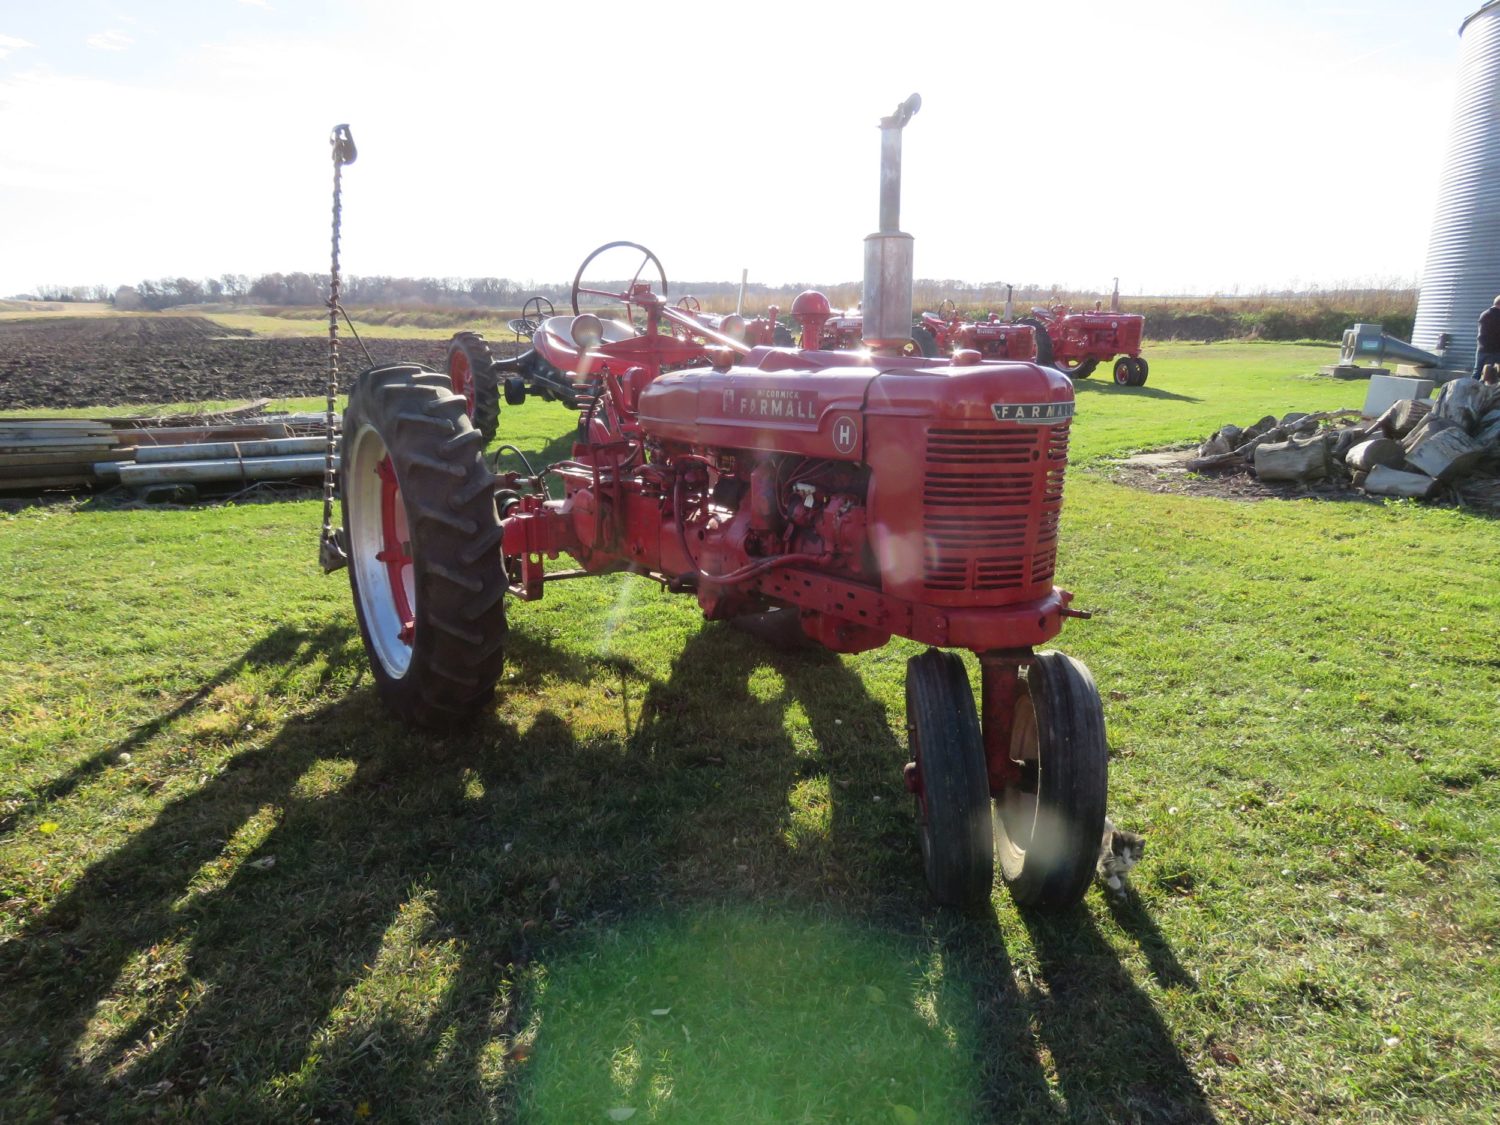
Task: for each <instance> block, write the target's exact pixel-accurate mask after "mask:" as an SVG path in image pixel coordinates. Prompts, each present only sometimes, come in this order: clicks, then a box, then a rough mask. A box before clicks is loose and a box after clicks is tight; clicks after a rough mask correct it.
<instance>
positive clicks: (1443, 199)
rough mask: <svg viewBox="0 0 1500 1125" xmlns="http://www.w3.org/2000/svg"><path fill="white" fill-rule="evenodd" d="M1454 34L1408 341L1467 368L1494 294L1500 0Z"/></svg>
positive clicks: (1498, 252)
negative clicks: (1448, 119)
mask: <svg viewBox="0 0 1500 1125" xmlns="http://www.w3.org/2000/svg"><path fill="white" fill-rule="evenodd" d="M1458 34H1459V43H1460V47H1459V61H1458V95H1457V98H1456V99H1455V103H1454V107H1453V126H1452V129H1451V131H1450V133H1449V139H1448V154H1447V158H1446V160H1445V161H1444V164H1443V178H1442V182H1441V183H1440V184H1439V186H1438V202H1437V213H1436V214H1435V215H1434V216H1433V220H1432V239H1431V241H1430V242H1429V243H1428V248H1427V267H1426V269H1425V270H1424V272H1423V276H1422V291H1421V294H1420V296H1419V297H1418V299H1417V321H1416V325H1415V327H1414V328H1413V329H1412V339H1411V342H1412V343H1413V344H1415V345H1416V346H1417V347H1419V348H1425V349H1427V350H1429V351H1440V352H1444V358H1445V359H1446V361H1447V366H1448V367H1462V368H1468V367H1470V366H1471V365H1472V364H1473V362H1474V333H1475V327H1476V322H1477V321H1478V319H1479V314H1480V313H1481V312H1483V311H1484V310H1485V309H1486V308H1487V307H1488V306H1489V305H1490V303H1491V302H1492V301H1494V299H1495V297H1496V296H1497V295H1500V0H1489V3H1487V4H1485V5H1484V6H1483V7H1482V8H1480V9H1479V10H1478V11H1477V12H1475V13H1474V14H1473V15H1471V16H1470V17H1469V18H1468V19H1466V20H1464V22H1463V25H1462V26H1461V27H1460V28H1459V31H1458ZM1445 333H1446V334H1448V336H1449V341H1448V346H1447V348H1446V349H1444V348H1443V347H1441V344H1442V343H1443V341H1442V339H1441V337H1442V336H1443V335H1444V334H1445Z"/></svg>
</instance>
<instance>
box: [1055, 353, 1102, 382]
mask: <svg viewBox="0 0 1500 1125" xmlns="http://www.w3.org/2000/svg"><path fill="white" fill-rule="evenodd" d="M1053 366H1054V367H1056V368H1057V369H1058V370H1059V371H1061V372H1062V373H1063V374H1064V375H1066V376H1067V377H1068V378H1070V379H1087V378H1088V377H1089V376H1090V375H1092V374H1093V373H1094V369H1095V368H1097V367H1098V366H1099V361H1098V360H1097V359H1094V358H1093V357H1092V356H1090V357H1089V358H1088V359H1080V360H1076V361H1070V360H1064V359H1060V360H1058V361H1057V362H1056V363H1054V364H1053Z"/></svg>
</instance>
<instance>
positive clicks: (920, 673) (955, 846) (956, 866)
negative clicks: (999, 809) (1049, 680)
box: [906, 649, 995, 910]
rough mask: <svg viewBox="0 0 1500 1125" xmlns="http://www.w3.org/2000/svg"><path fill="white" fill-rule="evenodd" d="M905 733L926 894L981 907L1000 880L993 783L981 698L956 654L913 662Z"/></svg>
mask: <svg viewBox="0 0 1500 1125" xmlns="http://www.w3.org/2000/svg"><path fill="white" fill-rule="evenodd" d="M906 730H907V736H908V742H909V744H910V746H911V752H912V757H913V758H914V759H915V761H913V762H912V763H911V764H910V765H908V766H907V784H908V787H910V788H911V789H912V790H913V792H914V793H915V795H916V798H917V829H918V832H919V833H920V835H921V840H922V866H923V869H924V871H925V873H926V875H927V886H928V888H929V889H930V890H931V891H932V897H933V898H935V899H936V900H937V901H938V902H939V903H941V904H942V905H944V906H956V907H959V908H960V909H965V910H972V909H975V908H977V907H981V906H983V905H984V904H985V903H987V902H988V901H989V898H990V888H991V886H992V884H993V883H994V879H995V845H994V830H993V828H992V827H991V824H990V788H989V775H988V772H987V769H986V764H985V759H984V740H983V738H982V737H981V734H980V728H979V714H978V712H977V711H976V710H975V707H974V693H973V691H972V690H971V689H970V687H969V676H968V673H967V672H966V671H965V670H964V662H963V658H962V657H960V656H959V655H958V654H957V653H953V652H940V651H939V650H937V649H928V650H927V651H926V652H924V653H922V655H920V656H914V657H912V658H911V659H910V660H908V661H907V663H906Z"/></svg>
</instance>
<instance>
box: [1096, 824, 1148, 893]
mask: <svg viewBox="0 0 1500 1125" xmlns="http://www.w3.org/2000/svg"><path fill="white" fill-rule="evenodd" d="M1145 854H1146V837H1144V836H1142V835H1140V834H1139V833H1136V832H1124V831H1121V830H1120V829H1118V828H1116V827H1115V822H1114V821H1112V820H1110V819H1109V817H1105V818H1104V838H1103V839H1102V840H1101V841H1100V843H1099V863H1098V867H1097V871H1098V873H1099V881H1100V882H1101V883H1103V884H1104V885H1105V887H1107V888H1108V889H1109V890H1110V891H1112V892H1113V893H1114V894H1116V895H1118V896H1119V897H1121V898H1123V897H1124V896H1125V876H1126V875H1128V874H1130V869H1131V868H1132V867H1134V866H1135V865H1136V864H1137V863H1140V862H1141V856H1143V855H1145Z"/></svg>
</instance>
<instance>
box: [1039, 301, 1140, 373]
mask: <svg viewBox="0 0 1500 1125" xmlns="http://www.w3.org/2000/svg"><path fill="white" fill-rule="evenodd" d="M1112 303H1113V302H1112ZM1019 323H1021V324H1029V325H1031V326H1032V327H1033V328H1035V329H1036V353H1037V362H1038V363H1049V364H1051V365H1052V366H1054V367H1056V368H1057V369H1058V370H1059V371H1062V372H1065V373H1066V374H1068V375H1071V376H1072V377H1073V378H1075V379H1087V378H1088V377H1089V376H1090V375H1092V374H1093V373H1094V369H1095V368H1096V367H1098V366H1099V364H1101V363H1107V362H1109V361H1110V360H1111V359H1115V357H1116V356H1118V357H1119V358H1118V359H1115V364H1114V375H1115V382H1116V383H1117V384H1119V385H1120V386H1122V387H1139V386H1141V385H1142V384H1144V383H1145V382H1146V375H1147V374H1148V373H1149V372H1150V365H1149V364H1148V363H1147V362H1146V359H1145V357H1144V356H1142V355H1141V333H1142V330H1143V329H1144V327H1145V323H1146V319H1145V317H1143V316H1140V315H1139V314H1138V313H1122V312H1117V311H1110V310H1107V309H1099V308H1097V307H1096V308H1095V309H1094V310H1093V311H1092V312H1074V311H1073V310H1072V309H1070V308H1068V307H1067V306H1066V305H1053V306H1052V307H1051V308H1042V307H1040V306H1036V307H1034V308H1032V310H1031V316H1029V317H1022V318H1021V319H1020V321H1019Z"/></svg>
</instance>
